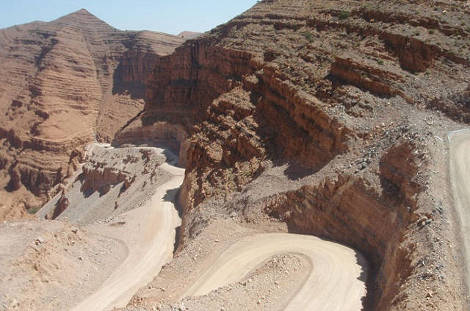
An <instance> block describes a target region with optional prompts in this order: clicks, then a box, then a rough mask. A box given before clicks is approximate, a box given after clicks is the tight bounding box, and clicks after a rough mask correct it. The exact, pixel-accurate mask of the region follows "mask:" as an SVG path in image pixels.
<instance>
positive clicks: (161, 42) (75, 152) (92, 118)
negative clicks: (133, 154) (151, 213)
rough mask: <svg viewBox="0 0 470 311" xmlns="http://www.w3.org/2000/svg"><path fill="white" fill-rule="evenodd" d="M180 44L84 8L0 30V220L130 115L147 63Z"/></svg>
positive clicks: (40, 196) (35, 200)
mask: <svg viewBox="0 0 470 311" xmlns="http://www.w3.org/2000/svg"><path fill="white" fill-rule="evenodd" d="M182 42H183V39H181V38H179V37H176V36H171V35H166V34H161V33H155V32H149V31H142V32H133V31H120V30H117V29H115V28H113V27H111V26H109V25H107V24H106V23H104V22H103V21H101V20H99V19H98V18H96V17H95V16H93V15H91V14H90V13H89V12H87V11H86V10H80V11H78V12H75V13H73V14H70V15H68V16H65V17H62V18H59V19H57V20H55V21H52V22H49V23H44V22H34V23H30V24H26V25H20V26H14V27H11V28H7V29H3V30H0V63H1V66H0V189H1V190H0V195H1V196H2V198H5V200H2V203H1V204H2V206H1V210H0V218H4V217H7V216H8V215H9V216H15V215H18V214H21V213H24V208H26V209H35V208H36V207H38V206H40V205H41V203H43V202H44V200H45V199H47V197H48V196H50V195H52V194H54V193H51V191H52V189H53V188H54V186H55V185H57V184H58V183H60V182H62V181H63V179H64V178H66V177H67V176H70V175H71V173H72V172H73V171H74V170H75V169H76V168H77V165H78V163H79V162H80V158H81V157H82V155H83V148H84V146H85V145H86V144H88V143H90V142H91V141H93V140H95V139H98V140H101V141H109V140H111V139H112V138H113V137H114V134H115V133H116V132H117V131H118V130H119V129H120V128H121V127H123V126H124V125H125V124H126V122H127V121H128V120H129V119H130V118H132V117H134V116H136V115H137V114H138V113H139V112H140V111H141V110H142V107H143V103H144V93H145V83H146V82H147V79H148V75H149V73H150V72H151V70H152V68H153V67H154V65H155V64H156V63H157V61H158V59H159V57H161V56H162V55H167V54H170V53H171V52H172V51H173V50H174V48H175V47H177V46H178V45H180V44H181V43H182Z"/></svg>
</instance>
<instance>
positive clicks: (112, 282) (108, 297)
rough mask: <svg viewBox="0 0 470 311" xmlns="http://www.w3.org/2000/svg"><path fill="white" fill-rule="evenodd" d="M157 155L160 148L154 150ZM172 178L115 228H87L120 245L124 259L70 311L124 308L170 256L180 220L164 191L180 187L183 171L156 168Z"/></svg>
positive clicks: (120, 219)
mask: <svg viewBox="0 0 470 311" xmlns="http://www.w3.org/2000/svg"><path fill="white" fill-rule="evenodd" d="M155 149H156V150H157V151H158V152H163V150H162V149H159V148H155ZM160 168H161V169H163V170H166V171H167V172H169V173H171V174H172V175H173V177H172V178H171V179H170V180H169V181H168V182H166V183H165V184H163V185H161V186H160V187H159V188H158V190H157V191H156V193H155V195H154V196H153V197H152V199H151V200H149V201H148V202H147V203H146V204H145V205H144V206H142V207H140V208H137V209H134V210H131V211H129V212H127V213H125V214H122V215H120V216H119V217H118V218H117V219H115V221H116V222H120V223H124V225H122V226H119V227H112V226H103V225H100V224H97V225H90V226H87V228H88V229H89V230H90V231H95V232H96V233H97V234H102V235H106V236H109V237H112V238H115V239H117V240H120V241H122V242H124V244H125V245H126V246H127V248H128V256H127V258H126V259H125V260H124V262H123V263H122V264H121V265H120V266H119V267H118V269H116V270H115V271H114V273H113V274H111V276H110V277H109V278H108V279H107V280H106V281H105V282H104V283H103V284H102V286H101V287H100V288H99V289H98V290H97V291H96V292H95V293H94V294H93V295H91V296H89V297H87V298H86V299H85V300H84V301H82V302H81V303H80V304H79V305H77V306H76V307H75V308H74V309H73V310H75V311H89V310H94V311H97V310H109V309H112V308H114V307H118V308H119V307H125V306H126V304H127V303H128V302H129V300H130V299H131V298H132V296H133V295H134V293H135V292H136V291H137V290H138V289H139V288H140V287H142V286H145V285H146V284H147V283H148V282H150V281H151V280H152V279H153V278H154V277H155V276H156V275H157V274H158V273H159V272H160V270H161V268H162V266H163V265H164V264H166V263H167V262H169V261H170V260H171V259H172V256H173V249H174V242H175V228H176V227H177V226H179V224H180V219H179V216H178V213H177V211H176V209H175V207H174V204H173V203H172V201H173V200H174V198H171V195H169V193H167V191H168V190H173V189H177V188H179V187H180V186H181V183H182V182H183V178H184V169H181V168H177V167H175V166H172V165H170V164H168V163H164V164H162V165H161V166H160Z"/></svg>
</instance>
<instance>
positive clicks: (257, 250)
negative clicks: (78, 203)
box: [73, 146, 367, 311]
mask: <svg viewBox="0 0 470 311" xmlns="http://www.w3.org/2000/svg"><path fill="white" fill-rule="evenodd" d="M107 148H110V147H109V146H107ZM155 149H156V151H157V152H163V150H162V149H158V148H155ZM169 160H170V162H171V161H172V160H173V161H174V160H175V159H169ZM160 168H161V169H163V170H165V171H167V172H169V173H170V174H172V175H173V177H172V178H171V179H170V180H169V181H168V182H167V183H165V184H163V185H161V186H160V187H159V188H158V190H157V192H156V193H155V195H154V196H153V197H152V199H151V200H149V201H148V203H147V204H146V205H144V206H143V207H140V208H137V209H134V210H131V211H130V212H127V213H124V214H122V215H120V216H118V217H117V218H116V219H113V221H114V222H115V223H120V224H122V225H120V226H109V225H103V224H94V225H89V226H87V229H88V230H90V231H92V232H95V233H96V234H101V235H105V236H108V237H112V238H115V239H117V240H120V241H122V242H123V243H124V244H125V245H126V246H127V248H128V256H127V258H126V259H125V261H124V262H123V263H122V264H121V265H120V266H119V267H118V269H116V270H115V271H114V272H113V274H112V275H111V276H110V277H109V278H108V279H107V280H106V281H105V282H104V283H103V284H102V286H101V287H100V288H99V289H98V290H97V291H96V292H95V293H94V294H92V295H91V296H89V297H87V298H86V299H85V300H84V301H82V302H81V303H80V304H79V305H77V306H76V307H75V308H74V309H73V310H75V311H85V310H86V311H88V310H109V309H112V308H114V307H118V308H120V307H125V306H126V304H127V303H128V302H129V300H130V299H131V297H132V296H133V294H134V293H135V292H137V290H138V289H139V288H140V287H142V286H145V285H146V284H147V283H149V282H150V281H151V280H152V279H153V278H154V277H155V276H156V275H157V274H158V273H159V271H160V270H161V268H162V266H163V265H164V264H165V263H167V262H168V261H170V260H171V258H172V252H173V248H174V241H175V228H176V227H177V226H178V225H179V222H180V219H179V217H178V214H177V212H176V209H175V207H174V205H173V203H172V202H171V201H173V200H174V197H173V198H172V197H171V195H170V193H173V196H174V192H168V191H169V190H173V189H176V188H178V187H180V185H181V183H182V181H183V175H184V170H183V169H180V168H177V167H175V166H172V165H170V164H168V163H164V164H162V165H161V166H160ZM286 253H293V254H300V255H302V256H305V257H306V258H307V259H308V260H310V261H311V263H312V265H311V266H312V267H313V268H312V269H311V271H310V272H309V275H308V277H307V278H306V281H305V282H304V284H303V286H302V287H301V289H300V290H299V291H298V292H297V294H296V295H295V297H293V298H292V299H291V300H290V301H286V304H287V307H286V310H319V311H321V310H325V311H326V310H328V311H334V310H343V311H344V310H345V311H348V310H350V311H357V310H362V303H363V301H362V300H363V298H364V297H365V296H366V285H365V281H366V272H367V269H366V266H367V264H366V261H365V260H364V258H363V257H362V256H361V255H360V254H359V253H357V252H355V251H354V250H352V249H350V248H348V247H345V246H343V245H340V244H337V243H333V242H328V241H324V240H321V239H319V238H316V237H314V236H305V235H297V234H287V233H266V234H256V235H252V236H249V237H246V238H244V239H242V240H240V241H238V242H237V243H235V244H233V245H232V246H230V247H229V248H228V249H227V250H225V251H224V252H223V253H222V254H221V256H219V257H218V258H217V259H216V260H215V262H212V263H208V267H209V268H208V269H207V270H206V271H203V273H202V274H201V277H200V278H199V279H198V280H197V281H196V282H195V283H194V284H193V285H192V286H191V287H190V288H189V289H188V290H187V291H186V293H185V294H184V297H186V296H198V295H204V294H207V293H209V292H210V291H212V290H214V289H217V288H219V287H222V286H225V285H228V284H230V283H234V282H236V281H239V280H241V279H242V278H243V277H245V276H246V275H247V274H249V273H250V272H251V271H253V270H254V269H256V268H257V267H259V266H260V265H262V264H263V263H264V262H265V261H267V260H269V259H270V258H271V257H272V256H275V255H279V254H286Z"/></svg>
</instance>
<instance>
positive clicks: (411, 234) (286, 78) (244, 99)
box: [121, 0, 470, 310]
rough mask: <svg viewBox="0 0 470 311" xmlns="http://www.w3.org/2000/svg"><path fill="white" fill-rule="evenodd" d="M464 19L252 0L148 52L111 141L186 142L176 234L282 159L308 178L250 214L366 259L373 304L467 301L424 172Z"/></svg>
mask: <svg viewBox="0 0 470 311" xmlns="http://www.w3.org/2000/svg"><path fill="white" fill-rule="evenodd" d="M469 26H470V19H469V7H468V6H466V4H465V3H463V2H450V1H449V2H448V1H443V2H439V3H435V4H434V5H429V4H425V3H424V2H423V3H416V2H412V1H405V2H403V1H400V2H398V1H396V2H395V1H392V2H387V3H378V2H377V1H362V2H356V1H341V2H338V1H322V2H321V3H320V2H312V1H300V0H299V1H287V0H272V1H261V2H259V3H258V4H257V5H256V6H255V7H254V8H252V9H251V10H249V11H247V12H246V13H244V14H242V15H240V16H239V17H237V18H235V19H233V20H232V21H230V22H228V23H227V24H225V25H222V26H220V27H218V28H216V29H214V30H213V31H211V32H210V33H209V34H207V35H204V36H202V37H200V38H199V39H197V40H191V41H188V42H186V44H184V45H183V46H182V47H180V48H178V49H176V51H175V53H174V54H172V55H170V56H168V57H164V58H161V59H159V61H158V62H157V66H156V69H155V70H154V72H153V76H152V78H151V79H150V80H149V87H148V89H147V103H146V105H145V110H144V112H143V114H142V115H140V116H139V117H138V118H136V119H134V120H133V121H132V122H130V123H129V124H128V128H129V129H127V128H124V129H123V131H122V132H121V135H124V136H125V135H128V137H130V136H129V135H131V134H132V133H137V132H138V130H137V129H139V128H140V129H145V130H146V131H151V129H156V128H158V127H159V126H162V124H164V125H165V124H166V125H171V126H173V127H179V128H180V129H181V132H182V133H183V134H184V135H181V136H180V137H187V138H186V139H185V140H184V142H185V144H186V147H185V148H184V150H185V152H186V168H187V171H186V177H185V181H184V184H183V187H182V190H181V192H180V201H181V203H182V205H183V208H184V211H185V213H184V219H183V229H182V234H183V243H184V236H185V235H186V236H188V235H190V228H191V226H192V223H191V222H192V221H193V219H194V214H196V213H198V211H200V209H201V208H204V204H203V203H204V202H206V201H207V199H208V198H212V197H216V198H222V199H223V198H224V197H225V198H227V199H228V198H230V197H231V193H233V192H234V191H235V192H236V191H244V189H245V188H244V186H245V185H247V184H249V183H250V182H252V181H253V180H256V177H257V176H259V175H260V174H261V173H262V172H263V171H264V170H265V169H266V168H267V167H269V166H270V165H274V166H276V165H279V164H287V166H288V169H287V170H286V177H287V178H288V179H290V180H296V179H299V180H301V184H303V186H302V187H299V188H298V189H297V190H293V191H292V190H289V191H288V192H283V191H280V192H279V191H278V192H279V193H277V194H271V195H268V196H266V197H264V198H261V199H260V202H261V203H260V204H259V205H258V206H259V209H263V210H265V211H267V212H268V213H270V214H271V215H273V216H277V217H280V218H281V219H283V220H285V221H286V222H288V224H289V225H290V229H291V230H292V231H294V232H303V233H315V234H318V235H321V236H323V237H326V238H330V239H334V240H336V241H341V242H343V243H346V244H349V245H352V246H354V247H356V248H358V249H360V250H361V251H363V252H364V253H365V254H367V255H368V257H369V260H370V261H371V262H372V264H373V267H372V270H373V275H374V276H373V277H372V278H371V280H370V285H369V287H370V290H369V297H368V306H369V307H370V308H372V309H376V310H391V309H399V310H405V309H407V308H415V307H416V308H424V309H426V310H430V309H433V308H434V309H435V310H447V309H446V308H448V309H449V310H451V309H452V308H450V307H448V306H449V305H450V304H449V301H451V300H453V301H457V302H456V303H453V304H452V305H453V306H456V307H455V308H454V309H452V310H462V309H463V308H464V305H465V303H464V301H463V298H462V291H461V287H460V285H461V283H460V282H461V281H462V280H461V278H460V277H459V276H458V275H459V273H458V272H457V271H458V267H457V266H456V265H455V264H452V263H449V261H448V257H447V256H450V257H452V258H456V257H458V254H457V253H456V252H455V250H453V249H452V246H451V243H450V242H449V240H451V235H452V228H451V226H449V219H451V217H452V216H451V213H450V212H448V211H447V212H446V211H444V212H442V209H441V208H436V206H437V205H439V204H442V202H444V204H447V203H449V204H450V202H449V201H448V195H446V194H444V195H443V194H442V193H440V192H439V191H442V187H441V188H440V189H441V190H439V187H436V186H434V185H433V186H431V184H432V180H433V177H432V176H431V175H430V173H429V172H430V171H433V167H434V165H436V164H435V163H436V161H435V159H431V158H430V157H431V156H430V155H433V154H434V155H436V154H438V153H439V151H437V153H436V150H442V148H444V147H443V146H437V147H436V144H437V143H436V141H439V140H435V139H434V137H435V136H438V137H441V136H443V135H445V133H446V132H447V130H449V129H452V128H455V127H456V126H458V125H457V124H456V123H454V122H453V121H452V120H451V119H453V120H459V118H458V117H456V116H457V115H458V114H457V113H456V109H457V110H458V108H456V107H461V106H465V104H464V103H465V94H466V92H468V91H466V89H467V87H468V84H469V78H468V77H469V76H470V75H469V74H470V66H469V64H470V54H469V49H470V46H468V44H467V43H468V36H470V32H469V29H470V28H469ZM462 103H463V104H462ZM436 110H437V111H436ZM430 125H432V126H430ZM126 133H127V134H126ZM156 136H157V137H162V136H161V135H159V134H156ZM178 144H181V140H178ZM439 148H441V149H439ZM442 180H445V176H444V177H443V179H442ZM442 180H441V181H440V183H441V184H442ZM444 183H445V182H444ZM266 187H268V186H267V185H266ZM446 191H447V190H445V191H444V192H446ZM446 193H447V192H446ZM446 200H447V201H446ZM222 201H223V200H222ZM437 202H441V203H437ZM439 211H440V212H439ZM428 220H429V221H428ZM431 221H432V222H433V225H432V226H428V224H429V223H431ZM423 228H424V229H423ZM436 232H438V233H436ZM435 234H437V235H438V236H439V239H438V240H439V241H444V242H443V244H442V242H440V243H441V244H440V249H441V250H442V251H440V252H435V251H433V249H435V248H434V247H432V246H431V245H432V243H431V242H430V241H431V240H430V236H434V235H435ZM446 254H449V255H446ZM423 258H426V259H425V262H433V264H432V266H427V267H425V264H421V262H422V261H420V260H424V259H423ZM423 267H424V268H423ZM423 269H427V270H426V271H424V272H423ZM433 269H436V270H433ZM429 271H431V272H429ZM432 271H434V272H432ZM433 273H436V274H433ZM441 273H442V274H445V275H453V276H455V278H453V279H445V278H439V277H437V276H436V275H437V274H439V275H440V274H441Z"/></svg>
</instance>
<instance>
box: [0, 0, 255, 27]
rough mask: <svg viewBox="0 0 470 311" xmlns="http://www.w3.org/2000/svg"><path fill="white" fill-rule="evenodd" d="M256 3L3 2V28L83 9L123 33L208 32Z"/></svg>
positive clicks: (252, 0)
mask: <svg viewBox="0 0 470 311" xmlns="http://www.w3.org/2000/svg"><path fill="white" fill-rule="evenodd" d="M255 3H256V0H232V1H231V0H199V1H195V0H174V1H162V0H114V1H109V0H0V28H6V27H10V26H13V25H19V24H24V23H28V22H32V21H38V20H40V21H51V20H54V19H56V18H59V17H61V16H64V15H67V14H69V13H72V12H74V11H78V10H80V9H82V8H83V9H87V10H88V11H89V12H91V13H92V14H94V15H96V16H97V17H98V18H100V19H102V20H104V21H105V22H107V23H108V24H110V25H111V26H113V27H115V28H118V29H121V30H144V29H145V30H153V31H161V32H166V33H171V34H178V33H180V32H181V31H185V30H187V31H198V32H204V31H208V30H210V29H212V28H214V27H215V26H217V25H220V24H223V23H225V22H227V21H229V20H230V19H232V18H233V17H235V16H237V15H239V14H241V13H243V12H244V11H246V10H247V9H249V8H250V7H252V6H253V5H254V4H255Z"/></svg>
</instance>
